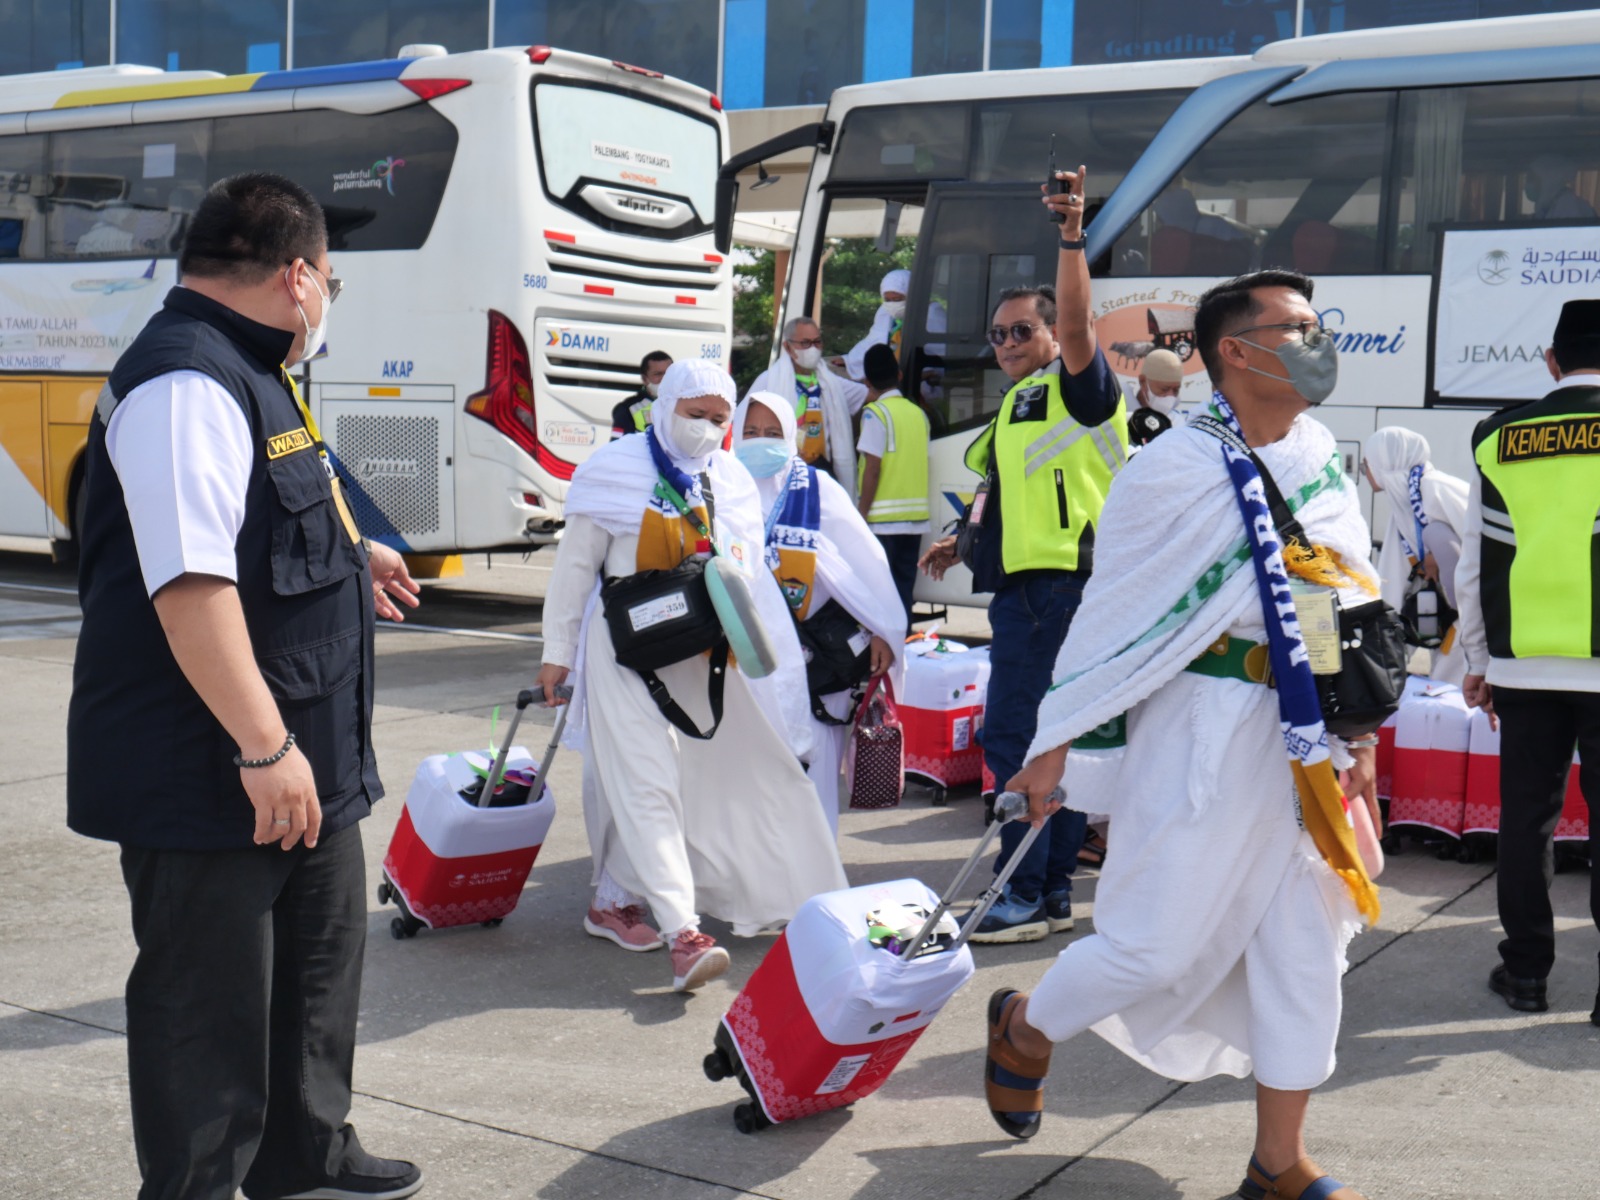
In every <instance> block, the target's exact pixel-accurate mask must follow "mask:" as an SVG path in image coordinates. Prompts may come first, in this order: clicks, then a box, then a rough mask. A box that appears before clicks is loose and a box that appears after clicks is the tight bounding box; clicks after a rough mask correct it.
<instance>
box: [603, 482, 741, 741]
mask: <svg viewBox="0 0 1600 1200" xmlns="http://www.w3.org/2000/svg"><path fill="white" fill-rule="evenodd" d="M700 490H701V492H702V493H703V494H704V496H705V499H706V512H707V514H708V515H709V516H711V518H712V520H715V519H716V515H715V514H716V507H715V501H714V499H713V498H712V495H711V480H710V479H709V478H708V477H706V476H701V479H700ZM699 532H700V534H701V536H702V537H706V538H709V537H710V536H711V534H710V530H708V529H701V530H700V531H699ZM600 606H601V611H602V612H603V613H604V614H605V619H606V628H607V629H609V630H610V632H611V646H612V650H613V651H614V652H615V654H616V656H617V662H618V664H619V665H621V666H624V667H627V668H628V669H629V670H632V671H637V672H638V673H639V678H641V679H643V680H644V686H645V688H646V689H647V690H648V691H649V693H650V699H652V700H654V701H655V705H656V707H657V708H659V709H660V710H661V715H662V716H664V717H666V719H667V720H668V721H670V722H672V724H673V725H674V726H676V727H677V728H678V729H679V730H681V731H682V732H683V733H684V734H686V735H688V736H689V737H692V738H697V739H699V740H700V741H709V740H710V739H711V738H712V737H713V736H714V735H715V734H716V732H717V728H718V727H719V726H720V725H721V724H722V712H723V690H724V688H725V687H726V686H727V682H728V678H727V676H728V638H727V635H726V634H724V633H723V631H722V622H721V621H720V620H719V619H718V618H717V610H716V609H715V608H714V607H713V606H712V603H711V594H710V592H709V591H708V590H707V588H706V565H705V563H704V561H702V560H701V559H698V558H687V559H685V560H684V561H683V562H681V563H679V564H678V565H677V566H675V567H673V568H672V569H671V570H670V571H639V572H637V573H636V574H633V575H623V576H613V577H612V578H609V579H607V580H606V581H605V582H604V583H603V584H601V586H600ZM707 651H710V653H711V680H710V682H709V684H707V687H706V699H707V700H708V701H709V702H710V705H711V728H710V729H707V730H705V731H704V732H702V731H701V730H700V728H699V727H698V726H697V725H695V723H694V722H693V721H692V720H690V719H689V714H688V713H686V712H684V711H683V709H682V707H681V706H679V704H678V702H677V701H676V700H674V699H673V698H672V694H671V693H670V692H668V691H667V685H666V684H664V683H662V682H661V679H660V677H659V676H658V675H657V674H656V672H657V671H659V670H660V669H661V668H662V667H668V666H671V665H672V664H673V663H678V662H684V661H685V660H687V659H691V658H694V657H695V656H696V655H699V654H704V653H706V652H707Z"/></svg>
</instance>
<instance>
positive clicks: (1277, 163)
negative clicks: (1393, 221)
mask: <svg viewBox="0 0 1600 1200" xmlns="http://www.w3.org/2000/svg"><path fill="white" fill-rule="evenodd" d="M1394 103H1395V98H1394V95H1393V94H1392V93H1389V92H1368V93H1361V94H1357V95H1347V96H1323V97H1318V98H1315V99H1311V100H1302V101H1299V102H1297V103H1294V104H1281V105H1270V104H1267V103H1266V102H1265V101H1262V102H1259V103H1257V104H1255V105H1253V106H1251V107H1250V108H1248V109H1246V110H1245V111H1244V112H1243V113H1241V114H1240V115H1239V116H1237V117H1235V118H1234V119H1233V120H1232V121H1230V122H1229V123H1228V124H1227V125H1226V126H1224V127H1223V128H1222V130H1221V131H1220V132H1219V133H1217V134H1216V135H1215V136H1214V137H1212V138H1211V140H1210V141H1208V142H1206V144H1205V145H1203V146H1202V147H1201V148H1200V150H1199V152H1198V153H1196V154H1195V155H1194V157H1193V158H1191V159H1190V160H1189V162H1188V163H1187V164H1185V166H1184V168H1183V170H1182V171H1181V172H1180V173H1179V174H1178V176H1177V177H1176V178H1175V179H1173V181H1172V182H1171V183H1170V184H1169V185H1168V186H1167V187H1166V189H1165V190H1163V191H1162V193H1161V195H1159V196H1158V197H1156V200H1155V202H1154V203H1153V204H1152V205H1151V206H1150V207H1149V208H1148V209H1147V210H1145V212H1144V214H1143V215H1142V216H1141V217H1140V219H1139V220H1138V221H1136V222H1135V223H1134V224H1133V225H1132V226H1130V227H1129V229H1128V230H1127V231H1126V232H1125V233H1124V234H1123V235H1122V237H1121V238H1119V239H1118V241H1117V245H1116V248H1115V252H1114V254H1113V257H1112V264H1111V269H1112V274H1114V275H1157V276H1167V277H1182V276H1196V275H1223V276H1227V275H1239V274H1242V273H1243V272H1245V271H1251V270H1255V269H1257V268H1260V267H1292V268H1294V269H1295V270H1298V271H1304V272H1306V273H1307V274H1308V275H1329V274H1332V275H1370V274H1372V273H1374V272H1376V271H1378V270H1380V269H1381V259H1382V256H1381V254H1380V252H1379V251H1380V245H1381V241H1380V234H1381V226H1382V218H1383V212H1382V209H1383V193H1384V188H1383V179H1384V166H1385V162H1386V160H1387V155H1388V148H1389V142H1390V137H1389V133H1390V124H1391V112H1392V109H1393V107H1394Z"/></svg>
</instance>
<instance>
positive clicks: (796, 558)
mask: <svg viewBox="0 0 1600 1200" xmlns="http://www.w3.org/2000/svg"><path fill="white" fill-rule="evenodd" d="M795 436H796V423H795V416H794V408H793V406H792V405H789V404H785V403H784V401H783V398H782V397H780V396H777V395H774V394H773V393H771V392H751V393H750V394H749V395H748V396H746V397H745V398H744V402H743V403H742V404H740V405H739V407H738V409H737V410H736V411H735V412H734V415H733V452H734V454H735V455H737V456H738V459H739V461H740V462H742V463H743V464H744V465H745V466H746V467H747V468H748V469H749V471H750V473H751V474H752V475H753V476H755V480H756V491H757V493H758V494H759V495H760V498H761V509H762V514H763V520H764V522H765V527H766V556H765V558H766V564H767V566H768V568H770V570H771V571H772V574H773V577H774V578H775V579H776V580H777V582H778V586H779V588H780V589H781V590H782V592H783V596H784V599H785V600H787V601H788V604H789V608H790V610H791V611H792V612H793V613H794V619H795V621H796V622H799V623H801V624H804V623H805V622H806V621H808V620H812V619H815V618H816V617H817V616H818V615H819V614H820V613H821V612H822V610H823V609H825V608H826V607H827V606H828V604H829V603H830V602H835V601H836V602H837V603H838V605H839V606H840V607H842V608H843V609H844V610H845V612H847V613H848V614H849V615H850V616H851V617H853V618H854V619H855V621H856V622H857V623H858V624H859V625H860V626H861V627H862V630H863V632H864V633H865V634H866V636H867V637H868V638H870V643H869V645H870V652H871V669H872V673H873V674H874V675H883V674H887V675H888V676H889V681H890V683H891V684H892V685H893V686H894V688H895V689H896V690H897V691H902V690H903V685H904V682H905V655H904V650H905V609H904V608H902V607H901V605H900V593H899V591H898V590H897V589H896V587H895V582H894V576H893V575H891V574H890V572H889V560H888V559H887V558H886V557H884V553H883V545H882V543H880V542H879V541H878V539H877V538H876V537H874V536H873V534H872V530H871V529H869V528H868V527H867V523H866V521H864V520H863V519H862V517H861V513H860V511H859V510H858V509H857V508H856V506H855V505H854V504H853V503H852V502H851V500H850V496H849V494H848V493H847V492H846V491H845V490H844V488H842V487H840V486H839V483H838V482H837V481H836V480H835V479H834V478H833V477H832V476H831V475H828V474H827V473H826V472H822V471H818V470H817V469H816V468H815V467H811V466H807V465H806V463H805V460H803V459H802V458H801V457H800V456H799V455H798V454H796V453H795ZM855 700H856V698H855V697H854V696H853V694H852V693H851V692H850V691H848V690H846V691H841V692H833V693H831V694H829V695H825V696H821V697H818V698H817V700H816V701H815V702H814V703H813V706H812V712H813V714H814V715H813V717H812V726H811V741H812V745H811V753H810V757H809V758H808V759H807V763H808V773H809V774H810V776H811V782H812V783H813V784H814V785H815V786H816V790H817V798H818V799H819V800H820V801H821V802H822V811H823V814H824V815H825V816H826V817H827V819H828V824H829V826H830V827H831V828H832V829H833V831H834V833H836V834H837V833H838V830H839V770H840V767H841V766H843V764H844V755H845V749H846V746H847V744H848V742H849V734H850V724H849V721H850V717H851V715H852V708H853V705H854V703H855ZM819 709H820V712H819ZM821 714H826V717H824V716H823V715H821Z"/></svg>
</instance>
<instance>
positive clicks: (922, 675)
mask: <svg viewBox="0 0 1600 1200" xmlns="http://www.w3.org/2000/svg"><path fill="white" fill-rule="evenodd" d="M988 693H989V647H987V646H978V647H969V646H966V645H964V644H962V643H961V642H952V641H947V640H945V639H943V638H932V637H922V638H916V639H914V640H912V641H910V642H907V643H906V686H905V694H904V695H903V696H896V697H895V706H896V708H898V710H899V714H900V724H901V726H902V728H903V730H904V732H905V747H906V751H905V753H906V772H907V774H910V775H916V776H919V777H921V778H923V779H930V780H932V781H933V782H934V783H936V784H938V785H939V786H941V787H954V786H956V785H957V784H962V783H971V782H972V781H973V780H974V779H977V778H978V777H979V776H980V775H981V774H982V772H983V747H982V746H981V745H979V736H978V735H979V734H980V733H982V731H983V706H984V701H985V700H986V699H987V697H988Z"/></svg>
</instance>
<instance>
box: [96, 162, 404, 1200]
mask: <svg viewBox="0 0 1600 1200" xmlns="http://www.w3.org/2000/svg"><path fill="white" fill-rule="evenodd" d="M331 270H332V268H331V266H330V264H329V262H328V248H327V232H326V225H325V224H324V219H323V214H322V209H321V208H320V207H319V206H318V204H317V202H316V200H315V199H314V198H313V197H312V196H311V195H310V194H309V193H308V192H306V191H305V190H304V189H303V188H301V187H299V186H298V185H296V184H294V183H291V182H290V181H289V180H287V179H284V178H282V177H280V176H275V175H266V174H248V175H237V176H234V177H232V178H230V179H224V180H222V181H221V182H219V183H217V184H216V185H214V186H213V187H212V188H211V190H210V191H209V192H208V193H207V194H206V197H205V199H204V201H203V202H202V203H201V205H200V207H199V210H198V211H197V212H196V213H195V216H194V220H193V222H192V225H191V227H190V229H189V233H188V236H187V239H186V240H185V243H184V248H183V253H182V256H181V258H180V261H179V274H180V277H181V279H182V281H183V282H182V285H181V286H179V287H176V288H174V289H173V290H172V291H171V292H169V293H168V295H167V298H166V301H165V304H164V306H163V307H162V309H161V311H160V312H158V313H157V314H156V315H155V316H154V317H152V318H151V319H150V322H149V324H148V325H146V326H145V328H144V331H143V332H142V333H140V334H139V336H138V337H137V338H136V339H135V340H134V342H133V344H132V345H131V346H129V347H128V349H127V351H126V352H125V353H124V354H123V355H122V357H121V359H120V360H118V362H117V366H116V368H115V369H114V370H113V371H112V373H111V378H110V379H109V380H108V381H107V383H106V387H105V389H104V390H103V391H102V392H101V395H100V401H99V404H98V406H97V407H98V412H97V416H96V418H95V419H94V421H93V422H92V424H91V427H90V431H89V447H88V456H87V461H88V468H87V474H86V479H85V485H84V486H86V487H87V488H88V489H89V490H88V495H87V503H86V504H85V506H84V509H85V513H86V518H85V522H84V529H83V531H82V541H83V545H82V557H81V567H80V573H79V582H78V591H79V596H80V599H81V602H82V607H83V631H82V633H81V634H80V636H79V639H78V657H77V662H76V665H75V667H74V670H73V688H72V703H71V708H70V711H69V715H68V719H67V823H68V824H69V825H70V826H71V827H72V828H73V829H74V830H76V831H77V832H79V833H82V834H86V835H88V836H89V837H97V838H106V839H108V840H111V841H115V842H118V843H119V844H120V845H121V847H122V874H123V879H124V881H125V883H126V884H127V888H128V894H129V897H130V898H131V900H132V907H133V933H134V939H135V941H136V942H137V943H138V947H139V952H138V957H137V958H136V959H135V961H134V966H133V971H132V973H131V974H130V975H129V977H128V986H127V1007H128V1084H129V1091H130V1093H131V1097H132V1101H133V1131H134V1145H135V1148H136V1150H137V1152H138V1158H139V1169H140V1173H141V1174H142V1176H143V1178H144V1185H143V1187H142V1188H141V1189H140V1192H139V1197H140V1200H201V1198H204V1200H232V1197H233V1196H234V1193H235V1189H237V1188H240V1187H242V1188H243V1190H244V1193H245V1195H246V1196H247V1197H248V1200H282V1198H284V1197H291V1196H294V1197H307V1198H310V1197H328V1198H338V1197H372V1196H382V1197H401V1196H409V1195H411V1194H412V1193H413V1192H415V1191H416V1190H417V1189H418V1188H420V1187H421V1186H422V1173H421V1172H420V1171H419V1170H418V1169H417V1168H416V1167H415V1166H413V1165H412V1164H410V1163H407V1162H400V1161H398V1160H393V1159H380V1158H374V1157H373V1156H372V1155H370V1154H368V1153H366V1151H364V1150H363V1149H362V1148H361V1144H360V1142H359V1141H358V1140H357V1139H356V1135H355V1131H354V1130H353V1129H352V1128H351V1127H350V1126H349V1125H348V1124H347V1123H346V1120H345V1119H346V1117H347V1116H348V1114H349V1108H350V1079H351V1067H352V1062H353V1059H354V1053H355V1034H356V1010H357V1005H358V1001H359V996H360V989H361V957H362V950H363V946H364V944H365V940H366V897H365V890H366V882H365V870H364V860H363V857H362V851H361V833H360V829H359V826H358V825H357V822H359V821H360V820H361V818H363V817H365V816H366V815H367V814H368V813H369V812H370V811H371V807H372V804H373V802H375V801H376V800H378V799H379V797H381V796H382V795H383V785H382V784H381V783H379V781H378V772H377V767H376V764H375V763H374V761H373V754H372V738H371V725H372V686H373V672H372V652H373V620H374V617H373V614H374V610H375V609H376V611H377V612H378V613H380V614H381V615H384V616H387V617H391V618H394V619H399V617H400V612H399V610H398V609H397V608H396V606H395V601H396V600H399V601H401V602H403V603H406V604H409V605H412V606H415V605H416V603H417V600H416V596H415V592H416V591H417V587H416V584H414V583H413V582H412V581H411V577H410V575H409V574H408V573H407V572H406V568H405V565H404V563H403V562H402V560H401V559H400V556H399V555H398V554H397V553H395V552H394V551H393V550H391V549H389V548H388V547H385V546H377V545H367V544H366V543H364V542H363V541H362V539H361V536H360V533H359V532H358V531H357V529H356V526H355V522H354V520H353V519H352V517H351V515H350V509H349V506H348V505H347V504H346V502H345V498H344V495H343V493H342V491H341V490H340V487H339V483H338V480H337V478H336V476H335V473H334V471H333V468H332V463H331V460H330V459H329V457H328V454H327V451H326V449H325V447H324V446H323V445H322V443H321V441H320V439H319V437H318V434H317V428H316V423H315V422H314V421H313V420H312V419H311V414H310V412H309V411H308V410H307V409H306V408H305V406H304V405H303V403H302V402H301V400H300V397H299V394H298V392H296V391H295V390H294V387H293V384H292V383H291V382H290V380H289V376H288V374H287V372H286V369H285V367H286V365H293V364H295V363H297V362H301V361H303V360H305V359H306V358H308V357H310V355H312V354H314V353H316V351H317V349H318V348H319V347H320V346H321V344H322V341H323V338H324V335H325V333H326V329H327V323H328V311H329V309H330V307H331V306H332V304H333V301H334V299H335V298H336V297H337V296H338V294H339V290H340V287H341V284H340V281H339V280H337V279H335V278H334V277H333V276H332V274H331Z"/></svg>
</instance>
